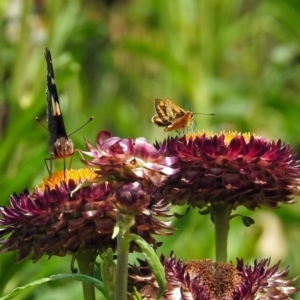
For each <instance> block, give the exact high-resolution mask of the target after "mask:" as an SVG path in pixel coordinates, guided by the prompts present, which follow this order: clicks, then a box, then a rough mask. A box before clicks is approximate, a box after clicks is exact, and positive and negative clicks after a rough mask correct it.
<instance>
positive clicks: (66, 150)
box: [45, 48, 74, 176]
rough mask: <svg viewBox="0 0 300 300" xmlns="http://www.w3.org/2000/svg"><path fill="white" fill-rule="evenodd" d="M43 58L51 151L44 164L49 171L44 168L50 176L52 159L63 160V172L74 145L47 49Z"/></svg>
mask: <svg viewBox="0 0 300 300" xmlns="http://www.w3.org/2000/svg"><path fill="white" fill-rule="evenodd" d="M45 58H46V63H47V75H46V82H47V91H46V94H47V99H46V102H47V122H48V131H49V134H50V139H49V146H50V151H51V157H50V158H46V159H45V162H46V160H50V169H49V168H48V165H47V163H46V166H47V169H48V172H49V174H50V176H51V173H52V159H61V158H62V159H64V172H65V158H66V157H68V156H71V155H73V153H74V151H73V150H74V145H73V142H72V140H71V139H69V137H68V134H67V132H66V128H65V124H64V119H63V116H62V113H61V109H60V105H59V99H58V94H57V89H56V84H55V78H54V71H53V65H52V58H51V53H50V50H49V49H48V48H46V52H45Z"/></svg>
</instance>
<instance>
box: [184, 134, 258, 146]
mask: <svg viewBox="0 0 300 300" xmlns="http://www.w3.org/2000/svg"><path fill="white" fill-rule="evenodd" d="M204 134H205V137H206V138H207V139H209V138H213V137H214V136H216V135H217V136H220V135H222V134H223V135H224V137H225V144H227V145H228V144H229V143H230V142H231V140H232V139H233V138H235V137H239V136H242V137H243V138H244V140H245V141H246V143H248V142H249V141H250V138H251V136H253V137H255V138H260V137H259V136H256V135H255V134H251V133H250V132H245V133H240V132H237V131H228V132H225V131H221V132H220V133H214V132H209V131H200V132H198V133H188V134H186V138H187V139H189V138H192V139H195V138H196V137H201V136H203V135H204Z"/></svg>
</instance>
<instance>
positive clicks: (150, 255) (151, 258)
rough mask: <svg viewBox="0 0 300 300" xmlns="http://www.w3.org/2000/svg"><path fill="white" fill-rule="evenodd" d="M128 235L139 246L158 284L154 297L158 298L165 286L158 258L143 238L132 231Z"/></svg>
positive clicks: (163, 273)
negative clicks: (156, 293)
mask: <svg viewBox="0 0 300 300" xmlns="http://www.w3.org/2000/svg"><path fill="white" fill-rule="evenodd" d="M129 237H130V238H131V239H132V240H133V241H134V242H135V243H136V244H137V245H138V246H139V247H140V249H141V250H142V252H143V254H144V255H145V257H146V259H147V261H148V263H149V265H150V268H151V270H152V272H153V274H154V275H155V278H156V280H157V283H158V286H159V292H158V295H157V297H156V299H160V297H161V296H162V295H163V293H164V290H165V287H166V277H165V272H164V268H163V266H162V265H161V263H160V260H159V258H158V257H157V255H156V253H155V251H154V250H153V248H152V247H151V246H150V245H149V244H148V243H147V242H146V241H145V240H144V239H143V238H141V237H140V236H138V235H136V234H133V233H131V234H130V235H129Z"/></svg>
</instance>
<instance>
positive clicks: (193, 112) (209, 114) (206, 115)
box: [193, 112, 215, 116]
mask: <svg viewBox="0 0 300 300" xmlns="http://www.w3.org/2000/svg"><path fill="white" fill-rule="evenodd" d="M193 114H194V115H204V116H214V115H215V114H203V113H194V112H193Z"/></svg>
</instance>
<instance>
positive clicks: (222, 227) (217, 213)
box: [212, 205, 231, 262]
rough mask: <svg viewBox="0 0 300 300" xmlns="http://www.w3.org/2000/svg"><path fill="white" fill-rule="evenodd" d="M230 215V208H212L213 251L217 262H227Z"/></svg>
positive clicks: (226, 206)
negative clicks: (213, 228)
mask: <svg viewBox="0 0 300 300" xmlns="http://www.w3.org/2000/svg"><path fill="white" fill-rule="evenodd" d="M230 215H231V207H230V206H228V205H222V206H213V207H212V219H213V222H214V225H215V247H216V250H215V251H216V261H217V262H227V242H228V232H229V222H230Z"/></svg>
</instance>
